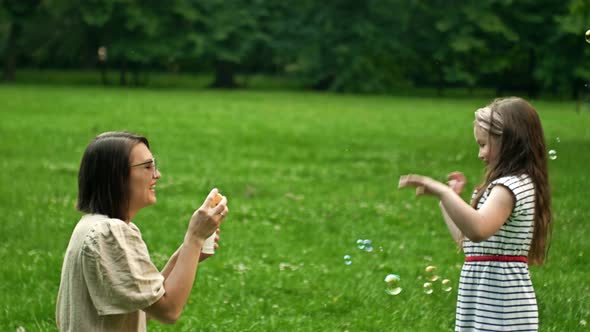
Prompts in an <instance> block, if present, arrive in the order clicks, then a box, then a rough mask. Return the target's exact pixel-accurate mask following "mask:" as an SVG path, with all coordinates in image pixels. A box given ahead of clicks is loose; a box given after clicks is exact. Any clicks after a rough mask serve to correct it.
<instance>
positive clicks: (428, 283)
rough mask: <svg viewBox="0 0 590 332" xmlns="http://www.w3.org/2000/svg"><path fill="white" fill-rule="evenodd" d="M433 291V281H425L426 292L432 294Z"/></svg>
mask: <svg viewBox="0 0 590 332" xmlns="http://www.w3.org/2000/svg"><path fill="white" fill-rule="evenodd" d="M432 292H434V289H432V283H431V282H425V283H424V293H426V294H427V295H430V294H432Z"/></svg>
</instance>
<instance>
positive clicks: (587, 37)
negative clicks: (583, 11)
mask: <svg viewBox="0 0 590 332" xmlns="http://www.w3.org/2000/svg"><path fill="white" fill-rule="evenodd" d="M586 42H588V43H590V30H588V31H586Z"/></svg>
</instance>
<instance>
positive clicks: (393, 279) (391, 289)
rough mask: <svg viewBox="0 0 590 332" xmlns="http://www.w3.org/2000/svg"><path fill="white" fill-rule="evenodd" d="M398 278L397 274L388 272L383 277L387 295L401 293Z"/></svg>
mask: <svg viewBox="0 0 590 332" xmlns="http://www.w3.org/2000/svg"><path fill="white" fill-rule="evenodd" d="M400 279H401V278H400V277H399V276H398V275H397V274H388V275H387V276H386V277H385V292H386V293H387V294H389V295H398V294H399V293H401V292H402V288H401V287H400Z"/></svg>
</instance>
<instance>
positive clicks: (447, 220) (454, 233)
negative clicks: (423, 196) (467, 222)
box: [438, 202, 463, 244]
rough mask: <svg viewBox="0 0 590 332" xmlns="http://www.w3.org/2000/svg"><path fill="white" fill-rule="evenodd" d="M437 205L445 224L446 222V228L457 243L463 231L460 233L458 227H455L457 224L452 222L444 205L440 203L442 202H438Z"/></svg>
mask: <svg viewBox="0 0 590 332" xmlns="http://www.w3.org/2000/svg"><path fill="white" fill-rule="evenodd" d="M438 206H439V207H440V212H441V213H442V216H443V219H444V220H445V224H447V228H448V229H449V233H451V236H452V237H453V240H455V242H457V244H459V242H460V241H461V237H462V235H463V233H461V230H460V229H459V228H457V226H456V225H455V223H454V222H453V220H452V219H451V217H449V214H448V213H447V211H446V210H445V207H444V206H443V205H442V202H439V203H438Z"/></svg>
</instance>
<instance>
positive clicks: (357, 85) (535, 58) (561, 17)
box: [0, 0, 590, 98]
mask: <svg viewBox="0 0 590 332" xmlns="http://www.w3.org/2000/svg"><path fill="white" fill-rule="evenodd" d="M0 4H1V6H0V17H1V18H3V20H2V23H0V33H1V35H0V49H1V50H2V59H3V62H4V68H5V73H6V72H12V73H13V74H14V72H15V70H16V67H43V68H47V67H51V68H99V69H101V71H102V73H103V75H104V70H105V68H114V69H117V70H119V71H120V76H121V78H120V82H121V83H122V84H126V83H127V79H126V74H127V72H131V73H133V74H134V78H135V81H136V83H138V84H146V82H147V81H146V79H147V78H144V79H138V77H139V74H140V73H141V72H146V71H153V70H159V71H169V72H184V73H194V72H200V73H213V78H214V79H213V82H212V83H211V85H212V86H214V87H236V86H238V82H237V81H236V76H237V75H239V74H244V73H249V74H252V73H259V74H276V75H283V76H286V77H295V78H296V79H299V80H302V81H305V82H306V84H307V87H308V88H313V89H318V90H331V91H337V92H358V93H390V92H392V91H399V90H400V89H404V88H406V87H411V86H417V87H434V88H437V89H438V91H439V93H440V94H442V93H443V92H444V91H445V90H446V89H448V88H451V87H465V88H468V89H475V88H478V87H479V88H481V87H484V88H494V89H496V91H497V94H498V95H501V94H504V92H505V91H512V92H514V91H516V92H519V91H520V92H526V94H528V95H529V96H535V95H537V94H538V93H540V92H545V93H552V94H557V95H566V94H570V95H572V96H574V97H576V98H577V97H578V95H579V94H580V92H582V90H583V88H582V87H583V85H584V82H586V81H588V80H590V64H588V61H585V60H586V58H587V57H588V56H589V55H590V47H589V45H588V44H587V43H585V42H584V33H585V31H586V30H588V28H590V25H589V24H590V23H589V22H588V20H589V19H590V5H589V4H588V2H587V1H585V0H568V1H565V2H560V1H554V0H541V1H535V0H522V1H513V0H502V1H496V0H481V1H476V2H474V1H466V0H459V1H453V2H448V1H442V0H434V1H419V0H415V1H402V0H369V1H360V2H359V1H353V0H342V1H335V2H334V1H331V2H330V1H328V2H325V1H324V2H318V1H314V0H302V1H298V2H297V4H294V3H291V2H277V1H269V0H248V1H239V2H236V1H223V0H207V1H197V2H196V1H192V0H171V1H167V2H165V3H163V2H161V1H155V0H148V1H130V0H104V1H99V0H90V1H83V2H79V1H73V0H45V1H38V0H26V1H14V0H2V1H1V2H0ZM99 47H105V48H106V50H107V51H108V58H107V60H106V61H102V62H101V61H99V59H98V57H97V50H98V48H99ZM9 76H10V75H9ZM12 76H14V75H12ZM5 77H6V75H5Z"/></svg>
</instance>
